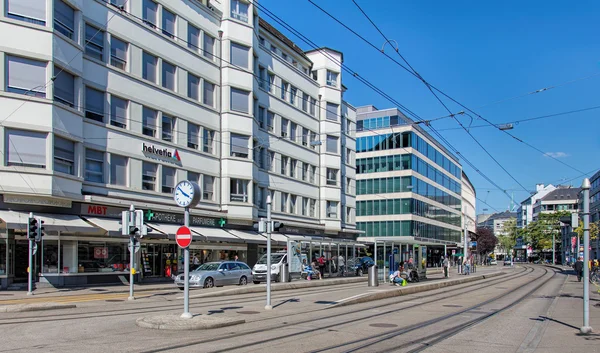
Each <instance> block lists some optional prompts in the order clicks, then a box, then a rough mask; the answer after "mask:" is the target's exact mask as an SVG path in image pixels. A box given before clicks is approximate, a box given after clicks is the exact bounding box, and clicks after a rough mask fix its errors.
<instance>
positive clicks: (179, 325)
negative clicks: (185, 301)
mask: <svg viewBox="0 0 600 353" xmlns="http://www.w3.org/2000/svg"><path fill="white" fill-rule="evenodd" d="M245 322H246V320H244V319H234V318H217V317H208V316H205V315H204V316H203V315H198V316H195V317H192V318H191V319H182V318H181V317H180V316H179V315H162V316H150V317H141V318H139V319H137V320H135V324H136V325H137V326H139V327H141V328H148V329H154V330H170V331H185V330H209V329H214V328H221V327H227V326H233V325H239V324H243V323H245Z"/></svg>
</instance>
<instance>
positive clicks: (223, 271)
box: [175, 261, 252, 290]
mask: <svg viewBox="0 0 600 353" xmlns="http://www.w3.org/2000/svg"><path fill="white" fill-rule="evenodd" d="M184 278H185V277H184V275H183V274H181V275H179V276H177V277H176V278H175V285H176V286H177V287H179V289H181V290H183V289H184ZM249 278H252V270H251V269H250V267H248V265H246V264H245V263H243V262H239V261H221V262H207V263H205V264H202V265H200V267H198V268H197V269H195V270H193V271H191V272H190V288H212V287H215V286H217V287H221V286H225V285H229V284H238V285H242V286H243V285H246V284H248V279H249Z"/></svg>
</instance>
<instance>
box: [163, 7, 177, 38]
mask: <svg viewBox="0 0 600 353" xmlns="http://www.w3.org/2000/svg"><path fill="white" fill-rule="evenodd" d="M176 18H177V17H176V16H175V14H174V13H172V12H171V11H169V10H167V9H165V8H164V7H163V12H162V33H163V34H164V35H166V36H167V37H170V38H175V20H176Z"/></svg>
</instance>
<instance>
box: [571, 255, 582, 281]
mask: <svg viewBox="0 0 600 353" xmlns="http://www.w3.org/2000/svg"><path fill="white" fill-rule="evenodd" d="M573 268H575V273H576V274H577V280H578V281H579V282H581V277H583V259H582V258H581V257H580V258H578V259H577V261H576V262H575V266H573Z"/></svg>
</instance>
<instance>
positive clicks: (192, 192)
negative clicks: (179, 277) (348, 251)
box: [173, 180, 200, 319]
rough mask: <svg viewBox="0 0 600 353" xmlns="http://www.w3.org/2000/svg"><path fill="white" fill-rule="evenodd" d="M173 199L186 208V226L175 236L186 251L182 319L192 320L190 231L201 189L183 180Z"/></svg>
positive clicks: (184, 220) (184, 219)
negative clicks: (191, 215)
mask: <svg viewBox="0 0 600 353" xmlns="http://www.w3.org/2000/svg"><path fill="white" fill-rule="evenodd" d="M173 199H174V200H175V203H176V204H177V206H179V207H183V208H184V210H185V211H184V218H183V223H184V226H183V227H180V228H179V229H178V230H177V233H176V234H175V240H176V241H177V245H179V246H180V247H181V248H183V249H184V252H183V259H184V264H183V275H184V288H183V289H184V290H183V314H181V318H182V319H191V318H192V314H191V313H190V248H189V246H190V244H191V243H192V232H191V231H190V228H189V226H190V206H192V207H194V206H196V205H197V204H198V201H199V200H200V187H199V186H198V184H196V183H195V182H192V181H188V180H183V181H180V182H179V184H177V186H176V187H175V192H174V193H173Z"/></svg>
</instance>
